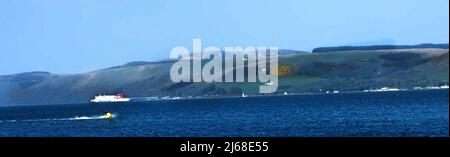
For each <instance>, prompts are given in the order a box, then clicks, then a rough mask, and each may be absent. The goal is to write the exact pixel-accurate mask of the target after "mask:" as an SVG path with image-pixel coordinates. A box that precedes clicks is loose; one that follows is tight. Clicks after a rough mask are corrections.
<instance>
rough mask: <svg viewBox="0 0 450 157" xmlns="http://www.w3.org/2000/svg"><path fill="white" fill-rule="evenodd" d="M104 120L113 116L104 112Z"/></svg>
mask: <svg viewBox="0 0 450 157" xmlns="http://www.w3.org/2000/svg"><path fill="white" fill-rule="evenodd" d="M103 117H104V118H106V119H109V118H112V117H113V114H112V113H111V112H105V114H104V115H103Z"/></svg>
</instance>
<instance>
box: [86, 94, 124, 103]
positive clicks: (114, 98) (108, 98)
mask: <svg viewBox="0 0 450 157" xmlns="http://www.w3.org/2000/svg"><path fill="white" fill-rule="evenodd" d="M128 101H130V98H125V97H124V96H123V94H116V95H98V96H95V98H94V99H92V100H91V102H93V103H101V102H128Z"/></svg>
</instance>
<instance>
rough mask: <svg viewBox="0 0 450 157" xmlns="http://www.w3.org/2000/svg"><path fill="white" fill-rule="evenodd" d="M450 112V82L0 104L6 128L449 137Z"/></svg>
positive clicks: (69, 133) (88, 133)
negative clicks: (411, 87) (386, 88)
mask: <svg viewBox="0 0 450 157" xmlns="http://www.w3.org/2000/svg"><path fill="white" fill-rule="evenodd" d="M106 111H109V112H111V113H113V115H114V116H113V118H111V119H105V118H103V116H102V115H103V114H104V112H106ZM448 120H449V91H448V89H445V90H426V91H393V92H370V93H364V92H355V93H337V94H303V95H286V96H261V97H242V98H241V97H235V98H208V99H187V100H164V101H163V100H161V101H148V102H128V103H102V104H89V103H86V104H70V105H40V106H9V107H0V136H2V137H448V136H449V128H448V126H449V121H448Z"/></svg>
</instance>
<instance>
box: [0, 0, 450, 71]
mask: <svg viewBox="0 0 450 157" xmlns="http://www.w3.org/2000/svg"><path fill="white" fill-rule="evenodd" d="M448 3H449V2H448V0H120V1H119V0H0V54H1V57H0V75H1V74H11V73H19V72H27V71H49V72H52V73H58V74H72V73H81V72H87V71H91V70H96V69H99V68H106V67H110V66H114V65H120V64H124V63H126V62H129V61H141V60H146V61H154V60H159V59H165V58H168V57H169V52H170V50H171V49H172V48H173V47H176V46H186V47H190V46H191V45H192V39H193V38H201V39H202V40H203V46H204V47H205V46H219V47H224V46H244V47H245V46H278V47H279V48H285V49H296V50H308V51H309V50H311V49H312V48H315V47H319V46H339V45H370V44H418V43H448V38H449V20H448V19H449V8H448V6H449V4H448Z"/></svg>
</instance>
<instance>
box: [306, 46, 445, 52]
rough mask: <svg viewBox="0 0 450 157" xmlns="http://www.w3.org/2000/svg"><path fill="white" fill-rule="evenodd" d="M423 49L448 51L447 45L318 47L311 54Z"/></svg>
mask: <svg viewBox="0 0 450 157" xmlns="http://www.w3.org/2000/svg"><path fill="white" fill-rule="evenodd" d="M425 48H436V49H448V44H419V45H374V46H338V47H319V48H315V49H313V53H324V52H336V51H352V50H395V49H425Z"/></svg>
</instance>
